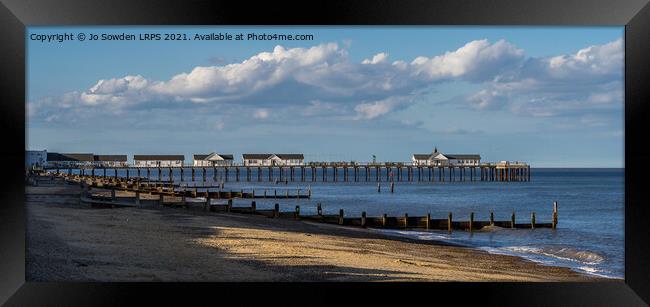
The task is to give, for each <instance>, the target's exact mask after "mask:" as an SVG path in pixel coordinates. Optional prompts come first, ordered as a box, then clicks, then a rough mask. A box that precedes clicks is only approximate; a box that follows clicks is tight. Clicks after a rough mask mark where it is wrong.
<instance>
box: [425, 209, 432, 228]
mask: <svg viewBox="0 0 650 307" xmlns="http://www.w3.org/2000/svg"><path fill="white" fill-rule="evenodd" d="M425 225H426V228H427V230H429V229H430V228H431V213H427V220H426V221H425Z"/></svg>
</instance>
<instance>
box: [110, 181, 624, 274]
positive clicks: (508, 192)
mask: <svg viewBox="0 0 650 307" xmlns="http://www.w3.org/2000/svg"><path fill="white" fill-rule="evenodd" d="M317 171H318V172H317V174H316V176H317V178H316V179H317V181H316V182H312V181H311V178H310V172H309V171H307V174H306V175H307V178H306V179H307V180H306V181H305V182H302V181H301V180H300V179H301V178H300V174H299V172H298V173H297V174H295V177H294V180H295V181H294V182H291V181H288V182H268V174H267V173H266V172H265V171H264V172H263V173H262V177H261V178H262V182H258V181H257V180H258V177H257V174H256V172H253V174H252V175H251V179H252V180H251V182H248V181H246V172H245V170H244V169H242V171H241V172H240V181H239V182H237V181H236V178H235V176H236V175H235V171H234V169H231V171H230V172H229V174H228V180H227V181H226V180H225V178H224V176H225V173H224V172H223V171H218V172H217V174H214V173H213V170H212V169H211V168H207V169H206V181H205V182H204V181H203V177H202V173H201V172H200V171H197V172H196V173H195V181H191V178H190V171H189V169H186V170H185V171H184V174H185V175H184V180H183V181H181V180H180V171H179V170H178V169H177V170H174V173H173V174H172V177H173V178H172V179H173V181H174V183H177V184H182V185H186V186H189V187H192V186H193V185H198V186H205V185H215V186H216V185H218V183H219V182H221V181H224V190H226V191H228V190H233V191H240V190H242V189H243V190H244V191H250V190H253V189H254V190H255V192H256V194H257V193H259V194H261V193H262V191H263V190H264V189H267V192H268V193H269V195H271V193H273V190H277V191H278V194H284V193H285V192H286V190H287V189H289V190H290V191H291V194H295V193H296V191H297V189H300V190H301V193H307V190H308V189H311V192H312V197H311V199H277V200H275V199H256V205H257V208H259V209H272V208H273V206H274V204H275V203H276V202H277V203H279V204H280V210H282V211H290V210H294V208H295V206H296V205H299V206H300V211H301V214H305V215H310V214H316V204H317V203H321V205H322V208H323V213H324V214H338V213H339V209H343V210H344V212H345V216H348V217H352V216H360V215H361V212H363V211H365V212H366V213H367V215H368V216H381V215H382V214H384V213H386V214H388V215H389V216H403V215H404V214H405V213H407V214H408V215H409V216H424V215H426V214H427V213H430V214H431V217H432V218H433V219H446V218H447V215H448V213H449V212H452V214H453V219H454V220H455V221H461V220H463V221H467V220H469V216H470V213H471V212H474V214H475V220H477V221H478V220H489V214H490V212H493V213H494V218H495V220H505V221H509V220H510V217H511V214H512V213H513V212H514V213H515V216H516V220H517V222H518V223H530V216H531V213H532V212H535V215H536V221H537V223H550V222H551V220H552V213H553V202H554V201H556V202H557V203H558V225H557V229H556V230H553V229H547V228H537V229H506V228H499V227H489V228H490V229H489V230H479V231H474V232H468V231H453V232H451V233H448V232H447V231H438V230H433V231H425V230H386V229H373V230H372V231H377V232H381V233H385V234H387V235H392V236H402V237H409V238H417V239H421V240H438V241H445V242H449V243H454V244H458V245H463V246H468V247H474V248H477V249H480V250H483V251H486V252H489V253H494V254H505V255H513V256H518V257H522V258H525V259H528V260H530V261H534V262H537V263H540V264H542V265H548V266H561V267H568V268H571V269H573V270H575V271H578V272H582V273H586V274H590V275H595V276H600V277H607V278H618V279H622V278H624V184H625V183H624V169H621V168H618V169H587V168H580V169H572V168H533V169H531V180H530V181H529V182H481V181H478V178H477V177H475V179H476V180H475V181H470V180H469V176H468V177H466V181H464V182H459V181H455V182H449V181H447V182H439V181H438V179H439V178H438V176H435V178H434V182H430V181H428V175H427V176H424V175H423V178H422V180H423V181H420V182H418V181H417V172H416V174H415V180H416V181H415V182H404V181H400V182H398V181H396V182H395V187H394V192H393V193H390V188H389V184H390V183H389V182H386V181H385V180H386V179H385V174H384V179H383V180H384V181H382V182H381V192H377V182H376V181H375V174H374V170H373V171H372V172H371V174H370V176H369V182H364V181H365V172H361V173H360V174H359V182H343V174H342V172H339V174H338V175H339V176H338V177H339V179H338V182H333V180H332V179H333V178H332V173H331V169H330V173H329V176H328V182H322V181H321V180H322V173H321V170H320V169H318V170H317ZM120 172H122V173H120ZM123 172H124V171H123V170H120V171H118V176H124V175H125V174H124V173H123ZM109 174H110V173H109ZM144 174H145V172H144V171H142V173H141V175H143V176H144ZM129 175H130V176H135V171H134V170H133V169H132V170H131V171H130V173H129ZM285 175H288V174H286V173H285ZM436 175H437V174H436ZM157 176H158V173H157V170H155V169H152V172H151V179H152V180H157V179H161V180H169V176H168V173H167V169H164V168H163V172H162V178H157ZM456 176H458V174H457V175H456ZM278 177H279V173H276V174H274V176H273V178H274V179H278ZM285 178H286V177H285ZM393 178H394V179H396V178H395V176H394V177H393ZM405 178H406V172H404V178H403V179H405ZM350 179H351V180H353V177H352V175H350ZM456 179H458V177H456ZM204 190H205V189H199V191H204ZM210 190H217V189H216V188H211V189H210ZM234 205H235V206H237V205H242V206H244V205H250V199H248V200H235V202H234Z"/></svg>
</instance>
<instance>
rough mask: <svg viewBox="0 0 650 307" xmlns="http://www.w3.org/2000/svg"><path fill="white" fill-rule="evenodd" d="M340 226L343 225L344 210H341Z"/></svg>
mask: <svg viewBox="0 0 650 307" xmlns="http://www.w3.org/2000/svg"><path fill="white" fill-rule="evenodd" d="M339 225H343V209H340V210H339Z"/></svg>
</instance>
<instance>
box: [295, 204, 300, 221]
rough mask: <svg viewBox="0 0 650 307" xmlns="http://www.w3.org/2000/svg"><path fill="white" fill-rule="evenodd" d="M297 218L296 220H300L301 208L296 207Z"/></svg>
mask: <svg viewBox="0 0 650 307" xmlns="http://www.w3.org/2000/svg"><path fill="white" fill-rule="evenodd" d="M295 218H296V220H298V219H300V206H296V214H295Z"/></svg>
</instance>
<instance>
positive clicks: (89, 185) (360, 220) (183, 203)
mask: <svg viewBox="0 0 650 307" xmlns="http://www.w3.org/2000/svg"><path fill="white" fill-rule="evenodd" d="M75 176H76V177H75ZM59 177H62V178H63V180H65V181H66V182H68V183H71V184H79V185H80V186H81V187H82V189H83V192H82V193H81V201H82V202H84V203H89V204H91V205H94V206H105V207H120V206H131V207H139V206H143V205H147V204H149V205H158V206H170V207H183V208H188V207H190V206H197V205H198V206H201V207H202V208H203V210H205V211H207V212H230V213H239V214H257V215H263V216H267V217H270V218H290V219H295V220H305V221H312V222H320V223H328V224H337V225H343V226H358V227H371V228H384V229H424V230H447V231H450V232H451V231H454V230H463V231H476V230H480V229H482V228H484V227H487V226H494V227H501V228H511V229H536V228H552V229H556V227H557V223H558V207H557V202H553V215H552V217H553V218H552V221H551V222H546V223H540V222H538V221H537V220H536V215H535V212H531V214H530V217H529V218H530V219H528V217H526V218H525V219H526V220H527V222H523V223H522V222H518V221H519V220H517V219H516V216H515V213H514V212H513V213H512V215H511V216H510V219H508V220H495V218H494V214H493V213H492V212H490V215H489V216H490V218H489V220H487V221H479V220H475V219H474V212H471V213H470V214H469V216H467V217H462V218H461V219H459V220H457V218H458V216H455V215H453V214H452V212H449V214H448V215H447V217H444V218H432V217H431V215H430V214H427V215H426V216H409V215H408V213H405V214H404V215H403V216H388V215H387V214H383V215H382V216H367V215H366V212H362V213H361V216H358V217H357V216H355V217H350V216H346V215H345V212H344V210H343V209H340V210H339V214H337V215H327V214H323V208H322V205H321V204H320V203H318V204H317V205H316V212H317V214H316V215H303V214H301V212H300V206H295V209H294V210H292V211H281V210H280V205H279V203H275V206H274V209H264V210H261V209H258V208H257V206H256V202H255V200H253V201H251V205H250V206H246V207H242V206H233V198H255V197H253V195H250V197H247V196H249V194H245V193H244V192H239V193H237V192H232V191H228V192H223V191H219V192H209V193H207V192H204V193H203V194H201V193H193V192H192V191H189V193H188V191H185V192H178V191H173V190H172V189H171V188H168V190H165V188H164V187H157V188H155V189H152V188H146V187H139V186H137V185H136V188H133V187H129V186H128V184H126V183H125V182H124V181H122V182H120V184H119V185H113V184H111V183H104V182H97V181H96V180H97V178H94V179H95V180H93V178H85V177H80V176H77V175H72V176H68V175H60V176H59ZM97 190H100V192H97ZM101 190H104V192H101ZM106 190H108V192H110V194H108V195H107V193H106ZM118 190H121V191H129V192H131V193H132V194H133V196H127V197H124V196H122V197H118V196H117V194H116V191H118ZM222 193H227V194H222ZM145 194H146V195H145ZM278 198H281V197H278ZM219 199H226V202H223V201H221V202H219Z"/></svg>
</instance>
